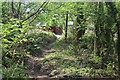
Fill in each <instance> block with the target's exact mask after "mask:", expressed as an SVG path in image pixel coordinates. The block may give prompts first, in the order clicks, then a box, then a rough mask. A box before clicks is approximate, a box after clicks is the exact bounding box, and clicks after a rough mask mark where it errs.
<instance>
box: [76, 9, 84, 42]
mask: <svg viewBox="0 0 120 80" xmlns="http://www.w3.org/2000/svg"><path fill="white" fill-rule="evenodd" d="M76 21H77V23H76V26H77V28H76V31H77V34H76V36H77V42H79V39H80V38H81V37H82V36H83V35H84V33H85V26H84V15H83V12H82V8H78V15H77V19H76Z"/></svg>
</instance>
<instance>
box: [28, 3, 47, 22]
mask: <svg viewBox="0 0 120 80" xmlns="http://www.w3.org/2000/svg"><path fill="white" fill-rule="evenodd" d="M47 4H48V2H47V3H46V4H45V5H44V7H43V8H42V9H41V10H40V11H39V12H38V14H36V16H35V17H34V18H33V19H32V20H31V21H30V22H29V24H31V23H32V22H33V21H34V20H35V19H36V18H37V17H38V16H39V14H40V13H41V11H42V10H43V9H44V8H45V7H46V6H47Z"/></svg>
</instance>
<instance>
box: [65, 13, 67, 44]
mask: <svg viewBox="0 0 120 80" xmlns="http://www.w3.org/2000/svg"><path fill="white" fill-rule="evenodd" d="M67 27H68V11H67V12H66V25H65V41H66V42H67Z"/></svg>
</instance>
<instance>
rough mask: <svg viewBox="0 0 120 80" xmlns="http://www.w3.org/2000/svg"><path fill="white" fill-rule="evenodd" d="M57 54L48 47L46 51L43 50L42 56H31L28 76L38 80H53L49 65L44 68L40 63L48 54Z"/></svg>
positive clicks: (28, 61) (28, 63) (28, 62)
mask: <svg viewBox="0 0 120 80" xmlns="http://www.w3.org/2000/svg"><path fill="white" fill-rule="evenodd" d="M54 52H56V51H55V50H53V49H50V47H49V46H48V47H47V48H45V49H44V50H42V55H41V54H40V55H41V56H37V57H35V56H32V55H30V56H29V57H28V60H27V65H28V66H29V68H28V75H29V78H37V80H51V78H50V77H49V76H48V71H49V65H45V66H42V65H41V64H40V61H41V60H43V59H44V58H45V57H44V56H45V55H46V54H50V53H54Z"/></svg>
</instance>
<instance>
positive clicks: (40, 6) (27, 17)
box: [22, 2, 47, 22]
mask: <svg viewBox="0 0 120 80" xmlns="http://www.w3.org/2000/svg"><path fill="white" fill-rule="evenodd" d="M45 3H47V2H44V3H43V4H42V5H41V6H40V7H39V8H38V9H37V11H36V12H34V13H33V14H31V15H29V16H28V17H27V18H25V19H24V20H23V21H22V22H24V21H26V20H28V19H29V18H31V17H32V16H34V15H35V14H37V13H38V12H39V11H40V9H41V8H42V7H43V6H44V5H45Z"/></svg>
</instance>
